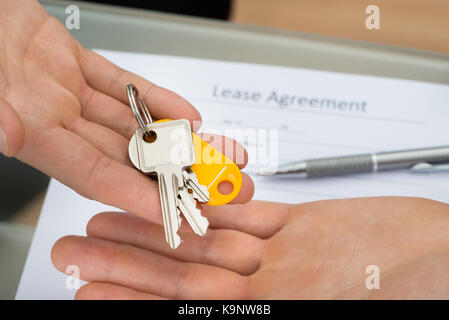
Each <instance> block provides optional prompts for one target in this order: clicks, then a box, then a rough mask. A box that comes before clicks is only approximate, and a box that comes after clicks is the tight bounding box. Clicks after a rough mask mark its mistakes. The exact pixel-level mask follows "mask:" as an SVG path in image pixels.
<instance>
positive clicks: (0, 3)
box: [0, 0, 254, 223]
mask: <svg viewBox="0 0 449 320" xmlns="http://www.w3.org/2000/svg"><path fill="white" fill-rule="evenodd" d="M129 83H133V84H134V85H135V86H136V87H137V88H138V89H139V91H140V96H141V97H143V99H144V100H145V102H146V103H147V105H148V106H149V108H150V112H151V113H152V116H153V118H155V119H161V118H171V119H180V118H185V119H188V120H190V121H191V122H192V123H193V122H194V121H196V122H197V123H199V122H200V120H201V118H200V115H199V113H198V112H197V111H196V110H195V108H194V107H193V106H192V105H191V104H190V103H188V102H187V101H186V100H184V99H183V98H181V97H180V96H178V95H176V94H175V93H173V92H171V91H169V90H167V89H163V88H161V87H158V86H157V85H155V84H153V83H151V82H149V81H147V80H145V79H143V78H141V77H139V76H137V75H136V74H133V73H131V72H128V71H125V70H123V69H121V68H119V67H118V66H116V65H114V64H112V63H111V62H109V61H108V60H106V59H104V58H102V57H101V56H99V55H98V54H96V53H94V52H92V51H90V50H87V49H85V48H83V47H82V46H81V45H80V44H79V43H78V42H77V41H76V40H75V39H74V38H73V37H72V36H71V35H70V33H69V32H68V31H67V30H66V29H65V27H64V26H63V25H62V24H61V23H60V22H59V21H57V20H56V19H55V18H54V17H52V16H50V15H49V14H48V13H47V12H46V11H45V9H44V8H43V7H41V6H40V5H39V4H38V3H37V2H36V1H34V0H14V1H10V0H0V148H1V147H2V146H3V149H2V150H1V152H2V153H4V154H5V155H7V156H16V157H17V158H18V159H19V160H21V161H23V162H25V163H28V164H30V165H31V166H33V167H35V168H37V169H39V170H41V171H43V172H45V173H46V174H48V175H49V176H52V177H54V178H56V179H58V180H59V181H61V182H62V183H64V184H66V185H68V186H69V187H71V188H73V189H74V190H75V191H77V192H78V193H80V194H81V195H83V196H85V197H87V198H90V199H94V200H97V201H100V202H103V203H106V204H109V205H112V206H116V207H119V208H120V209H122V210H125V211H127V212H132V213H133V214H135V215H137V216H140V217H143V218H146V219H148V220H151V221H153V222H158V223H162V218H161V209H160V202H159V195H158V187H157V183H156V182H155V181H152V180H151V179H148V178H147V177H145V176H144V175H142V174H141V173H140V172H138V171H137V170H136V169H134V167H133V166H132V164H131V163H130V160H129V158H128V143H129V139H130V138H131V136H132V135H133V134H134V132H135V130H136V128H137V123H136V121H135V119H134V117H133V115H132V112H131V110H130V108H129V106H128V105H127V103H128V100H127V99H128V98H127V95H126V90H125V87H126V85H127V84H129ZM197 123H195V124H197ZM192 127H193V125H192ZM195 127H196V129H197V128H198V126H197V125H195ZM2 131H3V132H4V134H3V135H2V134H1V132H2ZM5 139H6V147H5V143H2V142H5ZM204 139H206V140H207V141H209V142H210V143H211V144H212V145H213V146H217V148H219V147H220V146H222V145H225V143H228V144H227V145H233V148H232V149H233V150H226V151H225V152H224V153H225V154H226V155H227V156H228V157H230V158H231V159H233V160H234V161H235V162H237V164H238V165H239V166H240V168H242V167H244V165H245V163H246V158H247V157H246V153H245V151H242V150H243V148H242V147H241V146H240V145H238V144H237V143H236V142H234V141H226V142H223V141H224V140H226V139H227V138H224V137H221V136H212V135H207V136H205V138H204ZM227 149H229V148H227ZM236 150H238V151H236ZM228 151H230V152H231V153H233V154H228V153H227V152H228ZM233 151H234V152H233ZM242 154H243V156H240V159H236V158H235V156H237V155H242ZM225 188H226V187H225ZM124 190H126V192H124ZM253 190H254V185H253V182H252V181H251V179H250V178H249V176H247V175H246V174H243V183H242V192H241V193H240V194H239V196H238V197H237V198H236V199H235V200H234V201H235V202H236V203H244V202H247V201H249V200H250V199H251V197H252V194H253ZM223 191H225V192H226V190H223Z"/></svg>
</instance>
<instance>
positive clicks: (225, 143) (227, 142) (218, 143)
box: [199, 133, 248, 169]
mask: <svg viewBox="0 0 449 320" xmlns="http://www.w3.org/2000/svg"><path fill="white" fill-rule="evenodd" d="M199 136H200V138H201V139H202V140H204V141H206V142H207V143H208V144H210V145H211V146H212V147H214V148H215V149H217V150H219V151H221V153H223V154H224V155H225V156H226V157H228V158H229V159H231V160H232V161H233V162H234V163H235V164H236V165H237V166H238V167H239V168H240V169H243V168H244V167H246V164H247V163H248V153H247V152H246V149H245V148H244V147H243V146H242V145H241V144H240V143H239V142H237V141H236V140H234V139H231V138H229V137H225V136H222V135H218V134H209V133H201V134H200V135H199Z"/></svg>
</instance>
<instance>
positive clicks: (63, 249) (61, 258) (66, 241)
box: [50, 236, 79, 272]
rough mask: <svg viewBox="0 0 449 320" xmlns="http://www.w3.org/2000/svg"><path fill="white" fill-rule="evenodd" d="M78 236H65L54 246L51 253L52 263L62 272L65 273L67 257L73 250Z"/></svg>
mask: <svg viewBox="0 0 449 320" xmlns="http://www.w3.org/2000/svg"><path fill="white" fill-rule="evenodd" d="M77 238H79V237H77V236H65V237H62V238H60V239H58V240H57V241H56V242H55V244H54V245H53V247H52V249H51V253H50V258H51V262H52V263H53V265H54V266H55V268H56V269H58V270H59V271H61V272H65V270H66V266H67V263H66V261H67V255H70V252H71V251H72V248H73V243H74V241H76V240H77Z"/></svg>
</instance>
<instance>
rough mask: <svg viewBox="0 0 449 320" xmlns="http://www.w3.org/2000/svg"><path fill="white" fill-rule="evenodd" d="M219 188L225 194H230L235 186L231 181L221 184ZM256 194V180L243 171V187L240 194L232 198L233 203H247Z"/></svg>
mask: <svg viewBox="0 0 449 320" xmlns="http://www.w3.org/2000/svg"><path fill="white" fill-rule="evenodd" d="M218 190H219V191H220V192H221V193H223V194H229V193H231V192H232V190H233V186H232V184H231V183H227V184H219V185H218ZM253 195H254V182H253V179H251V177H250V176H249V175H247V174H246V173H244V172H242V187H241V189H240V192H239V194H238V195H237V197H235V199H234V200H232V201H231V202H230V203H231V204H236V203H247V202H248V201H250V200H251V199H252V197H253Z"/></svg>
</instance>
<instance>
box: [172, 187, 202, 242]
mask: <svg viewBox="0 0 449 320" xmlns="http://www.w3.org/2000/svg"><path fill="white" fill-rule="evenodd" d="M178 208H179V210H180V211H181V212H182V214H183V215H184V217H185V218H186V220H187V222H188V223H189V225H190V227H191V228H192V230H193V232H195V233H196V234H197V235H199V236H204V235H205V234H206V231H207V228H208V227H209V221H208V220H207V218H206V217H203V216H202V215H201V210H200V209H198V208H197V207H196V200H195V199H194V198H193V196H192V195H191V194H190V193H189V192H188V191H187V190H186V189H185V188H181V190H179V194H178Z"/></svg>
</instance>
